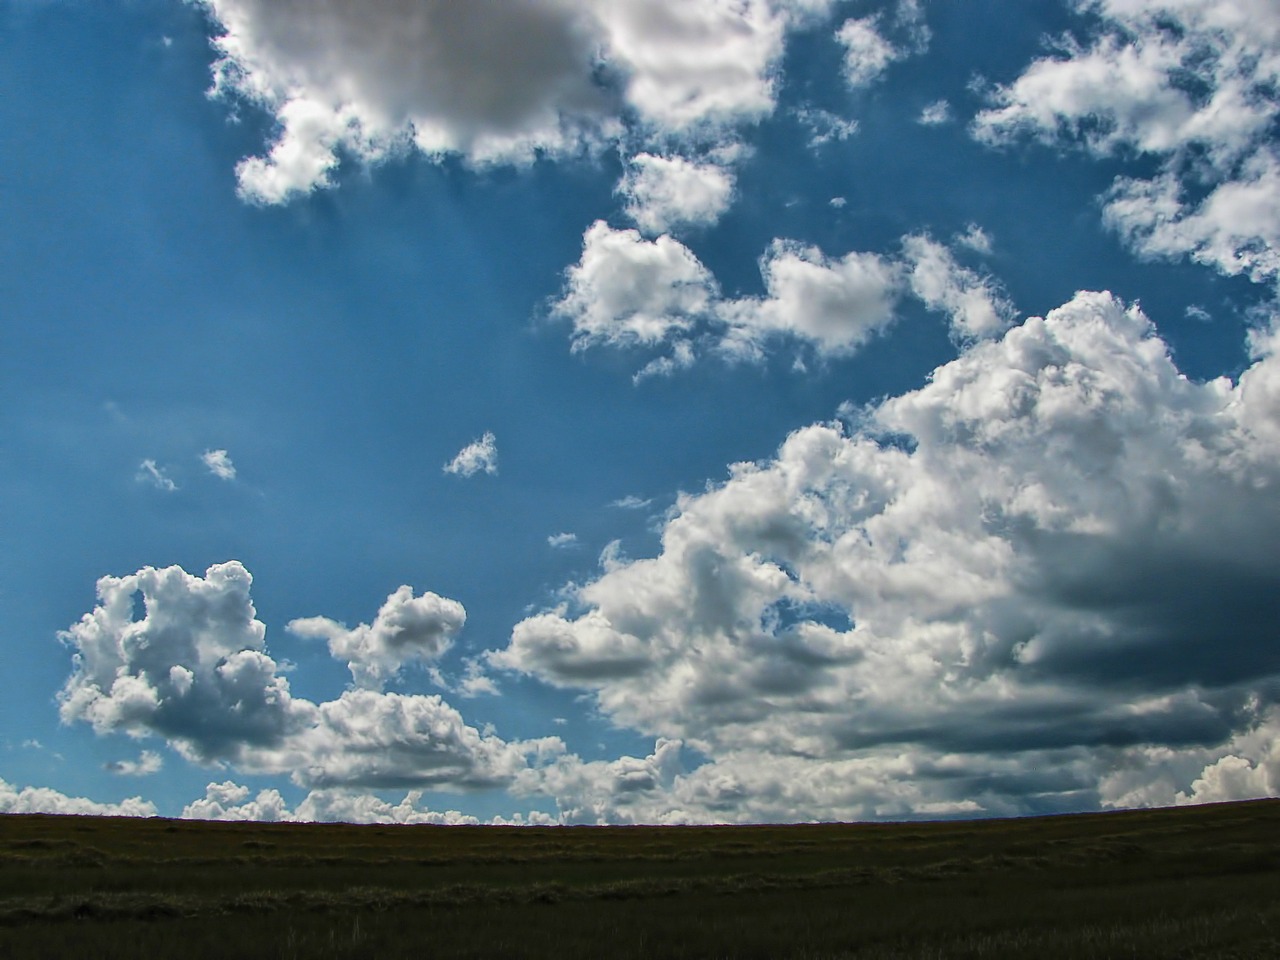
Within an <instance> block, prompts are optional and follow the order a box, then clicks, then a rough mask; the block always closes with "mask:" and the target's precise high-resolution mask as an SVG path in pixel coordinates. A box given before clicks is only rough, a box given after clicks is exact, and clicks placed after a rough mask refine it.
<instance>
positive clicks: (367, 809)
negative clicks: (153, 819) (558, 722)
mask: <svg viewBox="0 0 1280 960" xmlns="http://www.w3.org/2000/svg"><path fill="white" fill-rule="evenodd" d="M182 817H183V819H187V820H261V821H273V822H274V821H283V822H293V823H382V824H416V823H429V824H437V825H445V826H460V825H461V826H474V825H476V824H479V823H480V821H479V820H478V819H477V818H475V817H473V816H469V815H467V814H463V813H460V812H459V811H457V810H446V811H443V812H440V811H436V810H431V809H429V808H427V807H425V806H423V805H422V791H420V790H411V791H409V792H408V793H407V794H405V797H404V799H403V800H401V801H400V802H399V803H397V804H391V803H388V802H387V801H385V800H382V799H380V798H379V797H377V796H374V795H372V794H367V793H356V792H353V791H349V790H313V791H311V792H310V793H308V794H307V795H306V797H304V798H303V799H302V801H301V802H300V803H299V804H298V806H297V807H296V808H295V809H293V810H290V809H289V807H288V804H287V803H286V802H285V799H284V797H282V796H281V795H280V793H279V791H277V790H271V789H267V790H261V791H259V792H258V795H257V796H256V797H254V798H253V799H250V790H249V788H248V787H243V786H240V785H239V784H237V783H235V782H234V781H232V780H227V781H224V782H222V783H211V784H209V786H208V787H207V788H206V789H205V795H204V797H202V798H201V799H199V800H195V801H193V802H191V803H189V804H187V806H186V807H184V808H183V811H182ZM550 820H551V818H550V817H547V816H546V815H545V814H541V813H539V812H536V811H535V812H533V813H530V814H529V815H528V816H527V817H526V816H523V815H520V814H517V815H516V817H515V818H514V819H512V820H507V819H505V818H503V817H494V818H493V820H492V821H491V822H493V823H501V824H525V823H547V822H549V821H550Z"/></svg>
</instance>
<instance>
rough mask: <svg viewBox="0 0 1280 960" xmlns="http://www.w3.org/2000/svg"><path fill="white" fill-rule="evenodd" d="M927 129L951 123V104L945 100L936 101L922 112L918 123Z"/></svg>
mask: <svg viewBox="0 0 1280 960" xmlns="http://www.w3.org/2000/svg"><path fill="white" fill-rule="evenodd" d="M916 122H917V123H920V124H922V125H924V126H926V127H937V126H941V125H942V124H944V123H950V122H951V104H949V103H947V101H945V100H935V101H934V102H933V103H930V104H928V105H927V106H926V107H925V108H924V109H923V110H921V111H920V117H919V119H918V120H917V121H916Z"/></svg>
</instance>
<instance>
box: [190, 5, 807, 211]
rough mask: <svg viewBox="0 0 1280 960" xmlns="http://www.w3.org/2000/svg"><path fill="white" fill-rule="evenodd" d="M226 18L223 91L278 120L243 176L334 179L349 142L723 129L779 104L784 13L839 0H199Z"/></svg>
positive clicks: (280, 187)
mask: <svg viewBox="0 0 1280 960" xmlns="http://www.w3.org/2000/svg"><path fill="white" fill-rule="evenodd" d="M199 2H201V3H202V4H203V5H204V6H205V7H206V8H207V9H208V11H209V12H210V14H211V15H212V17H213V19H214V20H215V21H216V23H217V24H218V25H219V29H220V31H221V32H220V35H219V36H218V37H217V39H216V41H215V46H216V48H217V50H218V52H219V56H220V59H219V61H218V63H217V64H216V65H215V68H214V76H215V82H214V91H215V92H216V93H217V94H220V95H223V96H236V97H240V98H243V99H246V100H248V101H251V102H253V103H256V104H260V105H261V106H263V107H264V108H266V109H267V110H269V111H270V112H271V113H273V114H274V116H275V118H276V120H277V123H278V127H279V131H280V132H279V135H278V138H277V139H276V141H275V142H274V143H272V144H271V145H270V146H269V148H268V150H267V152H266V155H265V156H260V157H251V158H249V159H247V160H245V161H244V162H243V163H241V165H240V167H239V170H238V175H239V181H240V191H241V194H242V195H243V196H244V197H245V198H246V199H249V200H251V201H255V202H261V203H280V202H284V201H287V200H289V199H290V198H292V197H294V196H297V195H299V194H305V193H307V192H308V191H310V190H313V189H315V188H317V187H324V186H327V185H329V183H330V177H331V173H332V171H333V169H334V168H335V167H336V166H337V164H338V161H339V157H340V156H343V155H349V156H352V157H354V158H357V159H358V160H360V161H363V162H365V163H376V162H378V161H381V160H384V159H386V158H387V157H390V156H392V155H394V154H395V153H397V152H399V151H403V150H406V149H414V150H418V151H421V152H422V153H424V154H426V155H427V156H430V157H439V156H443V155H446V154H456V155H461V156H463V157H464V158H466V159H467V160H469V161H470V162H473V163H494V162H499V163H507V162H514V163H522V162H527V161H529V160H531V159H532V158H533V157H535V156H537V155H539V154H549V155H560V154H565V153H570V152H576V151H580V150H583V149H587V150H590V149H593V148H594V147H596V146H599V145H601V144H603V143H605V142H608V141H610V140H612V139H616V138H618V137H619V136H620V134H621V133H622V130H623V118H624V116H626V117H634V120H635V121H636V122H637V123H638V124H639V126H640V127H641V128H642V129H644V130H646V131H649V133H651V134H652V135H654V136H656V137H662V136H668V135H674V136H685V135H699V136H706V135H708V134H710V135H711V136H712V138H716V137H719V136H722V135H724V133H725V131H727V130H728V129H730V128H732V127H733V126H734V125H736V124H739V123H742V122H749V121H752V120H757V119H759V118H761V117H763V116H766V115H767V114H769V113H770V112H771V111H772V110H773V109H774V104H775V100H774V95H775V89H774V88H775V74H776V66H777V62H778V60H779V58H780V57H781V54H782V50H783V41H784V38H785V34H786V31H787V29H788V28H789V27H791V26H793V25H800V24H804V23H808V22H811V20H812V19H813V17H814V16H815V15H818V14H820V13H823V12H825V10H826V8H827V7H828V6H829V5H828V4H827V3H826V2H825V0H818V2H795V0H792V2H784V0H772V2H770V0H548V2H544V3H537V4H528V3H514V4H513V3H510V2H506V0H474V2H470V3H463V4H460V3H454V2H450V0H371V2H366V3H363V4H359V5H358V6H353V5H350V4H343V3H336V2H324V3H321V4H318V5H317V4H315V3H305V2H303V0H199Z"/></svg>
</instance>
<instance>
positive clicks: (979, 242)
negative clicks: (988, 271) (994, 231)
mask: <svg viewBox="0 0 1280 960" xmlns="http://www.w3.org/2000/svg"><path fill="white" fill-rule="evenodd" d="M955 239H956V243H958V244H959V245H960V246H962V247H968V248H969V249H970V250H972V251H973V252H974V253H981V254H990V253H991V235H990V234H989V233H987V232H986V231H985V230H983V229H982V228H981V227H980V226H978V225H977V224H976V223H971V224H969V226H968V228H967V229H966V230H965V232H964V233H958V234H956V238H955Z"/></svg>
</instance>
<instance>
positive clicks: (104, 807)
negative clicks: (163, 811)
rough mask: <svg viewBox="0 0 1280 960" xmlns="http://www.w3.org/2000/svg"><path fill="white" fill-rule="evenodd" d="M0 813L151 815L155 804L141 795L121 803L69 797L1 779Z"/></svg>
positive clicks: (100, 815)
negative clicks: (21, 786)
mask: <svg viewBox="0 0 1280 960" xmlns="http://www.w3.org/2000/svg"><path fill="white" fill-rule="evenodd" d="M0 813H61V814H77V815H80V816H95V817H154V816H155V815H156V807H155V804H153V803H151V802H150V801H147V800H143V799H142V798H141V797H130V798H129V799H127V800H122V801H120V803H96V802H95V801H93V800H87V799H85V798H84V797H69V796H67V795H66V794H64V793H59V792H58V791H57V790H51V789H49V788H48V787H23V788H21V789H19V788H17V787H15V786H13V785H12V784H9V783H7V782H5V781H4V780H0Z"/></svg>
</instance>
